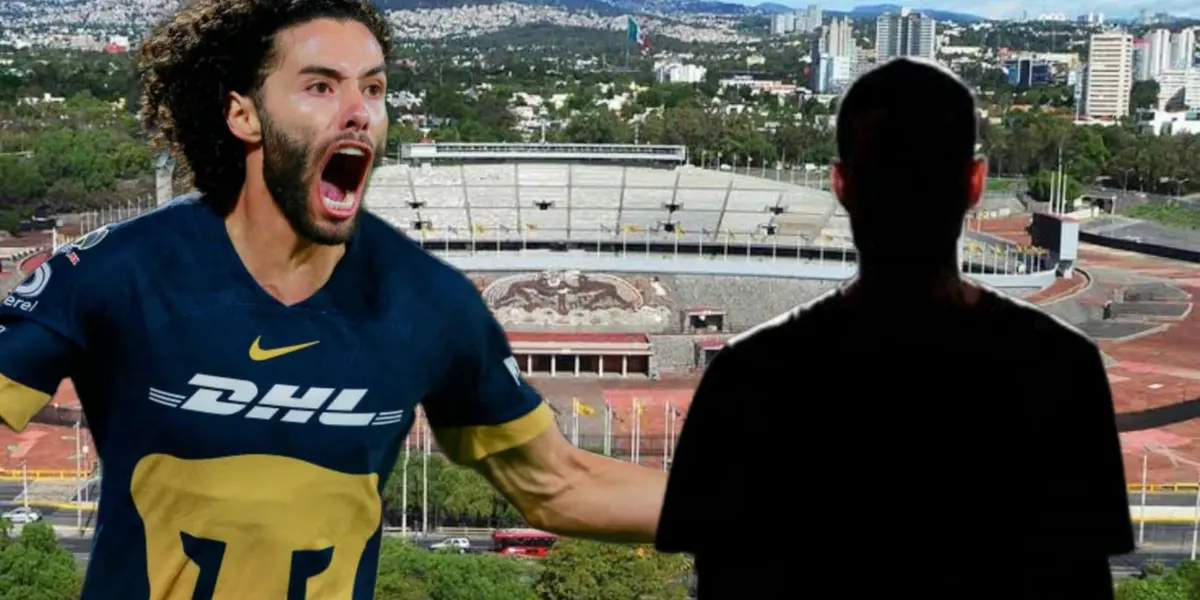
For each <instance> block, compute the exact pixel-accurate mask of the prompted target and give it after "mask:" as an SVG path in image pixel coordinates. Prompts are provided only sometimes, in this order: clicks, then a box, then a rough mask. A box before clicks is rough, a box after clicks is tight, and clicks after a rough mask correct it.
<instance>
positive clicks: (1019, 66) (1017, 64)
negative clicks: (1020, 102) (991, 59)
mask: <svg viewBox="0 0 1200 600" xmlns="http://www.w3.org/2000/svg"><path fill="white" fill-rule="evenodd" d="M1004 70H1005V71H1006V72H1007V73H1008V85H1011V86H1013V87H1021V88H1031V87H1035V86H1039V85H1050V84H1051V83H1053V82H1054V67H1053V66H1051V64H1050V63H1048V62H1045V61H1039V60H1033V59H1029V58H1020V59H1017V60H1010V61H1006V62H1005V63H1004Z"/></svg>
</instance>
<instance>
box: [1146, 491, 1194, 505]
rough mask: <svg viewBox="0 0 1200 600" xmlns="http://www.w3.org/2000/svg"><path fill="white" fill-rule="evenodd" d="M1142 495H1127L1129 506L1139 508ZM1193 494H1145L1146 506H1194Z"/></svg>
mask: <svg viewBox="0 0 1200 600" xmlns="http://www.w3.org/2000/svg"><path fill="white" fill-rule="evenodd" d="M1141 503H1142V495H1141V494H1140V493H1138V492H1132V493H1130V494H1129V506H1135V507H1136V506H1139V505H1141ZM1195 505H1196V494H1195V492H1156V493H1151V494H1146V506H1195Z"/></svg>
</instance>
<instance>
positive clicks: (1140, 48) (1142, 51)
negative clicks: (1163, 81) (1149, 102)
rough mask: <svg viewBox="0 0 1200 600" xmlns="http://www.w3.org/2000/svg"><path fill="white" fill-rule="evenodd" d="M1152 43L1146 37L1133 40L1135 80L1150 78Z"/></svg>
mask: <svg viewBox="0 0 1200 600" xmlns="http://www.w3.org/2000/svg"><path fill="white" fill-rule="evenodd" d="M1150 78H1151V77H1150V43H1149V42H1147V41H1146V38H1137V39H1135V40H1133V80H1134V81H1146V80H1148V79H1150Z"/></svg>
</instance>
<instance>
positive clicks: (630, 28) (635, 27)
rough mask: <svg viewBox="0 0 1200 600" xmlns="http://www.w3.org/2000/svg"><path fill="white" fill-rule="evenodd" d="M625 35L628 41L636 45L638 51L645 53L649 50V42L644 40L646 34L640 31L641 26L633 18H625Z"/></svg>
mask: <svg viewBox="0 0 1200 600" xmlns="http://www.w3.org/2000/svg"><path fill="white" fill-rule="evenodd" d="M626 19H627V21H626V24H625V34H626V37H628V38H629V41H631V42H633V43H635V44H637V47H638V50H641V51H642V52H645V51H646V50H649V49H650V42H649V40H647V39H646V34H645V33H644V32H643V31H642V26H641V25H639V24H638V22H637V21H634V20H633V17H626Z"/></svg>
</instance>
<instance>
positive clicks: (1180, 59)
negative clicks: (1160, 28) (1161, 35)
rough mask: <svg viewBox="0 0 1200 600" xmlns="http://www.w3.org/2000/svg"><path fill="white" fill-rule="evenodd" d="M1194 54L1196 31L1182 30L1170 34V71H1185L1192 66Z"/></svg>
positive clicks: (1190, 29)
mask: <svg viewBox="0 0 1200 600" xmlns="http://www.w3.org/2000/svg"><path fill="white" fill-rule="evenodd" d="M1195 52H1196V30H1195V29H1192V28H1190V27H1189V28H1187V29H1184V30H1183V31H1180V32H1179V33H1173V34H1171V51H1170V61H1171V68H1172V69H1187V68H1190V67H1191V66H1192V61H1193V60H1194V58H1193V54H1194V53H1195Z"/></svg>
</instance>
